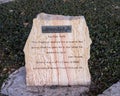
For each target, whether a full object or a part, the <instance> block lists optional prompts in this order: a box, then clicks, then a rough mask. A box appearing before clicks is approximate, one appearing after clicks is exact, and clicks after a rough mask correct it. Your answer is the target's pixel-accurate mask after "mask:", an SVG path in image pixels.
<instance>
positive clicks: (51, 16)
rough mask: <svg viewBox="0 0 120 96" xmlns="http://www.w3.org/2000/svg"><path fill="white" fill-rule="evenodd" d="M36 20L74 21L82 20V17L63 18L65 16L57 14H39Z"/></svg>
mask: <svg viewBox="0 0 120 96" xmlns="http://www.w3.org/2000/svg"><path fill="white" fill-rule="evenodd" d="M37 19H43V20H76V19H84V16H65V15H57V14H46V13H40V14H38V15H37Z"/></svg>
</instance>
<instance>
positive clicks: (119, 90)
mask: <svg viewBox="0 0 120 96" xmlns="http://www.w3.org/2000/svg"><path fill="white" fill-rule="evenodd" d="M98 96H120V81H118V82H117V83H116V84H113V85H112V86H111V87H110V88H108V89H107V90H105V91H104V92H103V93H102V94H100V95H98Z"/></svg>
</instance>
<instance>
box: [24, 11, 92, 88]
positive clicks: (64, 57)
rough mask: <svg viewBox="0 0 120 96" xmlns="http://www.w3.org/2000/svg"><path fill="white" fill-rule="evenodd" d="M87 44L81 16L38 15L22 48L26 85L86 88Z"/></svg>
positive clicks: (87, 70) (86, 30)
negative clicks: (80, 86) (78, 86)
mask: <svg viewBox="0 0 120 96" xmlns="http://www.w3.org/2000/svg"><path fill="white" fill-rule="evenodd" d="M90 44H91V39H90V37H89V31H88V27H87V25H86V22H85V18H84V17H83V16H63V15H50V14H45V13H41V14H39V15H38V16H37V18H35V19H34V20H33V26H32V29H31V32H30V35H29V37H28V39H27V42H26V44H25V47H24V53H25V63H26V65H25V67H26V84H27V86H51V85H62V86H67V85H84V86H88V85H90V82H91V77H90V73H89V69H88V59H89V58H90Z"/></svg>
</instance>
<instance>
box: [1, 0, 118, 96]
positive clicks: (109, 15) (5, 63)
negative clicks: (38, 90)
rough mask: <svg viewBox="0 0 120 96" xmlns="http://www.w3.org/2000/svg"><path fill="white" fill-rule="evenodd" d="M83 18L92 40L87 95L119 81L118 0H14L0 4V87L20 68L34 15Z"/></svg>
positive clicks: (94, 93)
mask: <svg viewBox="0 0 120 96" xmlns="http://www.w3.org/2000/svg"><path fill="white" fill-rule="evenodd" d="M41 12H46V13H50V14H63V15H84V16H85V18H86V21H87V25H88V27H89V30H90V37H91V38H92V42H93V43H92V45H91V58H90V60H89V68H90V72H91V76H92V86H91V92H90V94H91V95H92V96H93V95H96V94H98V93H101V92H102V91H103V90H104V89H106V88H108V87H109V86H111V85H112V84H113V83H115V82H117V81H118V80H119V79H120V71H119V69H120V56H119V54H120V39H119V36H120V2H119V0H66V1H62V0H15V1H13V2H10V3H7V4H1V5H0V36H1V38H0V85H1V84H2V82H3V81H4V80H5V78H6V77H7V76H8V74H10V73H11V72H12V71H14V69H17V68H19V67H20V66H23V65H24V53H23V48H24V45H25V42H26V40H27V37H28V35H29V32H30V30H31V27H32V20H33V18H35V17H36V15H37V14H39V13H41Z"/></svg>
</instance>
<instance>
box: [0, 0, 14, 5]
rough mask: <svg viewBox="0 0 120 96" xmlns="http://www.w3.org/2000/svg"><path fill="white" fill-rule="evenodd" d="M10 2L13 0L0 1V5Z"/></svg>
mask: <svg viewBox="0 0 120 96" xmlns="http://www.w3.org/2000/svg"><path fill="white" fill-rule="evenodd" d="M10 1H13V0H0V4H2V3H7V2H10Z"/></svg>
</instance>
